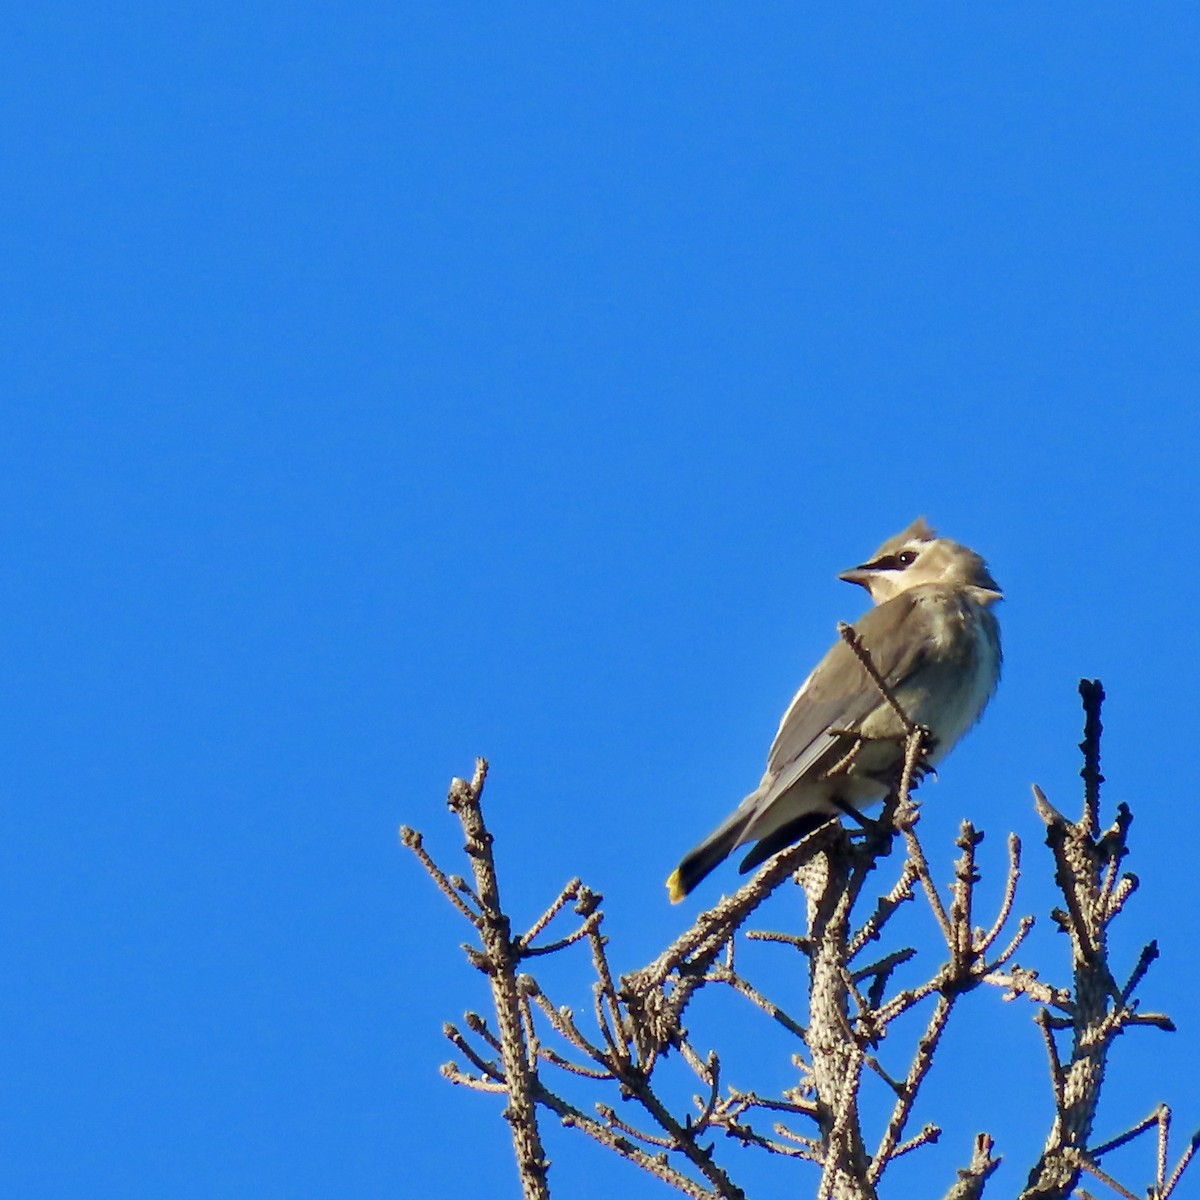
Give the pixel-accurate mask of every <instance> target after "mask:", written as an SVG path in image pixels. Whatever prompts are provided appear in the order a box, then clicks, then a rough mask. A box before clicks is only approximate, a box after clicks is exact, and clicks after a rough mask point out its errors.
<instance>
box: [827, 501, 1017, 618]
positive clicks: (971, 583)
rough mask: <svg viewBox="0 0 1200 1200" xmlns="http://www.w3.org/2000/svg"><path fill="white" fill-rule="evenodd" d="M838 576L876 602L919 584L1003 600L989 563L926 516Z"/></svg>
mask: <svg viewBox="0 0 1200 1200" xmlns="http://www.w3.org/2000/svg"><path fill="white" fill-rule="evenodd" d="M838 578H839V579H844V580H846V582H847V583H857V584H859V585H860V586H861V587H865V588H866V589H867V591H868V592H870V594H871V599H872V600H873V601H874V602H875V603H876V604H883V603H884V602H885V601H887V600H891V599H892V597H893V596H898V595H900V593H901V592H906V591H908V589H909V588H914V587H919V586H920V585H921V584H923V583H940V584H946V585H949V586H950V587H959V588H962V589H963V590H964V591H970V592H971V593H972V595H973V597H974V599H975V600H977V601H978V602H979V603H981V604H990V603H992V602H993V601H996V600H1000V599H1002V598H1003V593H1002V592H1001V591H1000V588H999V586H998V585H997V583H996V581H995V580H994V579H993V578H992V576H991V573H990V572H989V571H988V568H987V563H985V562H984V561H983V559H982V558H980V556H979V555H978V554H976V553H975V551H974V550H972V549H971V548H970V547H968V546H963V545H960V544H959V543H958V542H952V541H951V540H950V539H949V538H941V537H938V536H937V533H936V532H935V531H934V530H932V529H931V528H930V527H929V524H928V523H927V522H926V520H925V518H924V517H918V518H917V519H916V520H915V521H914V522H913V523H912V524H911V525H910V526H909V527H908V528H907V529H905V530H904V531H903V532H902V533H898V534H896V536H895V537H892V538H888V540H887V541H886V542H884V543H883V545H882V546H880V547H879V549H878V550H876V551H875V553H874V554H873V555H871V557H870V558H869V559H868V560H867V561H866V562H865V563H863V564H862V565H861V566H857V567H853V568H852V569H851V570H849V571H843V572H842V573H841V574H840V575H839V576H838Z"/></svg>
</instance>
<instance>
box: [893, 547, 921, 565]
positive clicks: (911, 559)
mask: <svg viewBox="0 0 1200 1200" xmlns="http://www.w3.org/2000/svg"><path fill="white" fill-rule="evenodd" d="M896 561H897V562H898V563H899V564H900V565H901V566H902V567H911V566H912V565H913V563H915V562H916V561H917V552H916V551H915V550H904V551H902V552H901V553H899V554H897V555H896Z"/></svg>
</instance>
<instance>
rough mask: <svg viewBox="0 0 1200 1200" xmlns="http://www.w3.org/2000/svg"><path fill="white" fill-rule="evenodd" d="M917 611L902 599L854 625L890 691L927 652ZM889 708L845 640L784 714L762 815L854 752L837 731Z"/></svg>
mask: <svg viewBox="0 0 1200 1200" xmlns="http://www.w3.org/2000/svg"><path fill="white" fill-rule="evenodd" d="M915 608H916V601H915V599H914V598H913V596H912V595H911V594H910V593H901V594H900V595H899V596H896V597H894V598H893V599H891V600H889V601H887V603H886V604H881V605H880V606H879V607H878V608H873V609H871V610H870V611H869V612H867V613H866V614H865V615H864V616H863V617H862V618H861V619H860V620H859V621H857V622H856V623H855V625H854V631H855V633H856V634H858V636H859V638H860V639H861V640H862V644H863V645H864V646H865V647H866V649H867V651H868V652H869V653H870V655H871V661H872V663H873V664H874V665H875V669H876V670H877V671H878V672H879V674H880V675H881V676H882V677H883V680H884V682H885V683H886V684H887V685H888V687H889V688H891V689H895V688H897V687H899V686H900V685H901V684H902V683H903V682H904V681H905V680H906V679H907V678H908V677H909V675H911V674H912V673H913V672H914V671H915V670H916V669H917V668H918V667H919V666H920V665H921V662H922V661H923V660H924V658H925V656H926V654H927V652H928V650H927V645H926V642H925V639H924V638H922V637H919V636H911V635H912V633H913V631H912V629H911V628H910V626H911V618H912V616H913V613H914V610H915ZM885 632H886V636H882V635H883V634H884V633H885ZM906 634H908V635H909V636H906ZM884 703H886V701H884V699H883V697H882V696H881V695H880V693H879V688H878V687H877V686H876V684H875V681H874V680H873V679H872V678H871V677H870V675H869V674H868V673H867V671H866V668H865V667H864V666H863V665H862V663H860V662H859V661H858V657H857V656H856V655H855V653H854V651H853V650H851V649H850V647H849V646H848V645H847V644H846V643H845V642H844V641H842V640H841V639H839V640H838V641H837V642H835V643H834V645H833V646H832V647H831V648H830V650H829V653H828V654H826V655H825V657H824V658H823V659H822V660H821V661H820V663H819V664H818V665H817V667H816V669H815V670H814V671H813V672H812V674H811V675H809V677H808V678H807V679H806V680H805V681H804V683H803V684H802V685H801V687H800V690H799V691H798V692H797V693H796V695H795V698H794V699H793V700H792V702H791V704H790V705H789V706H788V709H787V712H785V713H784V714H783V720H782V721H780V723H779V731H778V732H777V733H776V735H775V741H774V742H773V743H772V744H771V750H770V753H769V754H768V755H767V775H766V777H765V778H764V780H763V782H764V783H767V782H768V780H769V781H770V782H769V785H768V787H767V789H766V791H765V793H764V792H762V791H761V789H760V798H759V804H758V805H757V806H756V807H758V808H759V811H762V809H764V808H765V807H766V806H767V805H769V804H770V803H771V801H772V800H774V799H775V797H776V796H779V795H781V794H782V793H783V792H785V791H786V790H787V789H788V788H789V787H791V786H792V784H794V783H795V782H796V781H797V780H798V779H800V778H802V777H803V776H804V775H805V774H806V773H807V772H809V771H810V770H812V769H813V768H814V767H815V766H817V765H818V764H819V763H820V762H821V760H822V759H824V758H827V759H828V763H827V767H832V766H833V765H834V764H835V763H836V762H837V761H838V759H839V758H841V757H842V756H844V755H845V754H846V753H848V752H849V751H850V750H851V749H852V747H853V739H852V738H850V737H847V736H845V735H844V734H843V735H839V734H838V733H837V732H835V731H837V730H854V729H857V728H859V727H860V726H861V725H862V723H863V721H864V720H865V719H866V718H867V717H868V716H869V715H870V714H871V713H872V712H874V711H875V710H876V709H877V708H878V707H879V706H880V705H881V704H884Z"/></svg>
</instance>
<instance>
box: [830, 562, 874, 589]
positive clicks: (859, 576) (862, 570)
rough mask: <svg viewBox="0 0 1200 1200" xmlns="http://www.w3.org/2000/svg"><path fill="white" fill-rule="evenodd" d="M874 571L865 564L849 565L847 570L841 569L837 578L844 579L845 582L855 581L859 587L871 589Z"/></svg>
mask: <svg viewBox="0 0 1200 1200" xmlns="http://www.w3.org/2000/svg"><path fill="white" fill-rule="evenodd" d="M874 576H875V572H874V571H872V570H871V569H870V568H869V567H867V566H865V565H864V566H861V567H851V568H850V570H849V571H843V572H842V573H841V574H840V575H839V576H838V578H839V579H844V580H845V581H846V582H847V583H857V584H858V586H859V587H864V588H866V589H867V591H870V590H871V580H872V579H873V578H874Z"/></svg>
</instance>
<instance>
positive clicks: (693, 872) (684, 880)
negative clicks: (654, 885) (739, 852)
mask: <svg viewBox="0 0 1200 1200" xmlns="http://www.w3.org/2000/svg"><path fill="white" fill-rule="evenodd" d="M753 815H754V814H753V813H752V812H743V811H742V810H741V809H740V808H739V809H738V810H737V811H736V812H734V813H733V814H732V815H731V816H730V817H729V819H728V820H727V821H725V822H724V823H723V824H722V825H719V826H718V827H717V828H716V829H714V830H713V831H712V833H710V834H709V835H708V837H706V838H705V839H704V841H702V842H701V843H700V845H698V846H697V847H696V848H695V849H694V850H690V851H689V852H688V853H687V854H685V855H684V856H683V861H682V862H681V863H680V864H679V866H677V867H676V868H675V870H673V871H672V872H671V874H670V876H669V878H668V879H667V894H668V895H669V896H670V897H671V903H672V904H678V903H679V901H680V900H682V899H683V898H684V896H686V895H687V894H688V892H690V891H691V890H692V889H693V888H694V887H695V886H696V884H698V883H699V882H700V880H702V879H703V878H704V877H705V876H706V875H707V874H708V873H709V872H710V871H711V870H712V869H713V868H714V867H715V866H717V864H718V863H721V862H724V861H725V859H727V858H728V857H729V855H730V854H732V853H733V849H734V847H735V846H737V845H738V844H739V842H740V841H741V839H742V834H743V833H744V832H745V831H746V826H747V825H748V824H749V822H750V820H751V818H752V817H753Z"/></svg>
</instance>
